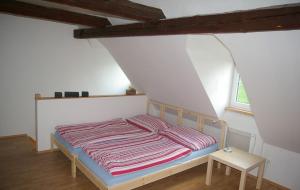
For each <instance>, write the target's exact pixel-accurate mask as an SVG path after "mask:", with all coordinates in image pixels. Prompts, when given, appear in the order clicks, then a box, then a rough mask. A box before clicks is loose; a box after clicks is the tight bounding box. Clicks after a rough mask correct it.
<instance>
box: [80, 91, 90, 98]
mask: <svg viewBox="0 0 300 190" xmlns="http://www.w3.org/2000/svg"><path fill="white" fill-rule="evenodd" d="M81 96H82V97H89V92H88V91H82V92H81Z"/></svg>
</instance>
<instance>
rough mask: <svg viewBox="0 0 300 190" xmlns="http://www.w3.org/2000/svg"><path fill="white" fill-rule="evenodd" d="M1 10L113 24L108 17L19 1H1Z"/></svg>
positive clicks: (96, 24)
mask: <svg viewBox="0 0 300 190" xmlns="http://www.w3.org/2000/svg"><path fill="white" fill-rule="evenodd" d="M0 12H2V13H8V14H12V15H21V16H26V17H32V18H38V19H46V20H51V21H57V22H63V23H68V24H76V25H84V26H91V27H99V28H100V27H104V26H108V25H111V24H110V22H109V21H108V19H106V18H101V17H95V16H89V15H84V14H79V13H74V12H69V11H64V10H60V9H54V8H47V7H42V6H38V5H33V4H29V3H23V2H17V1H6V0H4V1H1V2H0Z"/></svg>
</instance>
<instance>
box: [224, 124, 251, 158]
mask: <svg viewBox="0 0 300 190" xmlns="http://www.w3.org/2000/svg"><path fill="white" fill-rule="evenodd" d="M255 141H256V135H255V134H251V133H248V132H244V131H240V130H237V129H233V128H229V129H228V131H227V136H226V142H225V145H226V147H229V146H233V147H236V148H239V149H242V150H244V151H247V152H250V153H253V151H254V147H255Z"/></svg>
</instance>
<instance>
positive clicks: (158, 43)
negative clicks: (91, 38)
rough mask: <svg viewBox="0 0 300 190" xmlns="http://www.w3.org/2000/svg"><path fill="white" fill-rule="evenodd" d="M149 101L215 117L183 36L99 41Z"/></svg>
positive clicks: (185, 38)
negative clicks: (152, 100)
mask: <svg viewBox="0 0 300 190" xmlns="http://www.w3.org/2000/svg"><path fill="white" fill-rule="evenodd" d="M100 41H101V42H102V43H103V44H104V45H105V46H106V47H107V49H108V50H109V51H110V53H111V54H112V55H113V57H114V58H115V59H116V61H117V62H118V63H119V64H120V66H121V68H122V69H123V71H124V72H125V73H126V75H127V76H128V78H129V79H130V81H131V82H132V83H133V85H134V86H135V87H136V88H137V89H139V90H141V91H143V92H145V93H146V94H147V95H148V96H149V98H152V99H155V100H159V101H162V102H166V103H169V104H175V105H179V106H183V107H186V108H189V109H191V110H194V111H199V112H201V113H204V114H207V115H211V116H217V113H216V111H215V110H214V108H213V106H212V104H211V102H210V99H209V97H208V96H207V94H206V92H205V89H204V87H203V85H202V83H201V81H200V79H199V76H198V74H197V72H196V70H195V68H194V66H193V63H192V62H191V59H190V57H189V55H188V54H187V51H186V41H187V36H163V37H159V36H156V37H155V36H154V37H130V38H113V39H101V40H100Z"/></svg>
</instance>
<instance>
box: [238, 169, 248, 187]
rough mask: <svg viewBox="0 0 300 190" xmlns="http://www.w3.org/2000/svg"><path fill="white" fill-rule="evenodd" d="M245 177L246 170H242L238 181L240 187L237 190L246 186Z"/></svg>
mask: <svg viewBox="0 0 300 190" xmlns="http://www.w3.org/2000/svg"><path fill="white" fill-rule="evenodd" d="M246 177H247V171H246V170H243V171H242V173H241V181H240V187H239V190H245V186H246Z"/></svg>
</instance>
